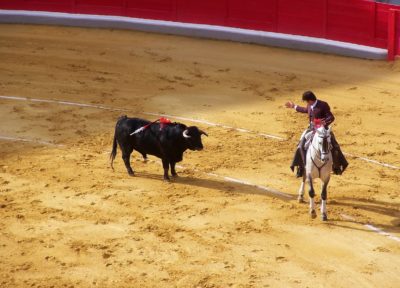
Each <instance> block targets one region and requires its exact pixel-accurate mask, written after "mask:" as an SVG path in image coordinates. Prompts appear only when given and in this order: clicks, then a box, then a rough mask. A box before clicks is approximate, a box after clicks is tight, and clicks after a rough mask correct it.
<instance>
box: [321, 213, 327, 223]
mask: <svg viewBox="0 0 400 288" xmlns="http://www.w3.org/2000/svg"><path fill="white" fill-rule="evenodd" d="M321 219H322V221H328V216H327V215H326V213H323V214H322V216H321Z"/></svg>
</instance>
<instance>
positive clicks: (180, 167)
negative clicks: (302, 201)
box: [149, 160, 293, 199]
mask: <svg viewBox="0 0 400 288" xmlns="http://www.w3.org/2000/svg"><path fill="white" fill-rule="evenodd" d="M149 161H150V162H153V163H158V164H161V161H156V160H149ZM175 167H177V168H179V169H188V170H192V171H194V172H198V173H201V174H203V175H207V176H210V177H213V178H219V179H222V180H224V181H225V182H231V183H237V184H242V185H246V186H249V187H254V188H257V189H260V190H264V191H266V192H267V193H268V194H274V195H277V196H281V197H285V198H288V199H293V196H292V195H290V194H288V193H285V192H281V191H278V190H276V189H273V188H270V187H267V186H262V185H257V184H253V183H251V182H249V181H246V180H242V179H237V178H232V177H228V176H222V175H219V174H215V173H210V172H204V171H201V170H199V169H196V168H194V169H193V168H189V167H185V166H182V165H179V164H177V165H175Z"/></svg>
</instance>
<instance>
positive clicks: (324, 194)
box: [321, 179, 329, 221]
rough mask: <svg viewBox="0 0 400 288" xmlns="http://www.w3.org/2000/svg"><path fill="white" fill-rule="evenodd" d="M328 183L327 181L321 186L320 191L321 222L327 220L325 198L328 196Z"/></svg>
mask: <svg viewBox="0 0 400 288" xmlns="http://www.w3.org/2000/svg"><path fill="white" fill-rule="evenodd" d="M328 183H329V179H328V180H327V181H325V182H323V184H322V191H321V218H322V221H327V220H328V215H327V214H326V198H327V195H328V191H327V190H328Z"/></svg>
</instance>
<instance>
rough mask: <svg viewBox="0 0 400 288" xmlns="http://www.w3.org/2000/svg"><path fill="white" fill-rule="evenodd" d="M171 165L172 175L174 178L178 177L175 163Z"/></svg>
mask: <svg viewBox="0 0 400 288" xmlns="http://www.w3.org/2000/svg"><path fill="white" fill-rule="evenodd" d="M169 164H170V166H171V174H172V176H173V177H178V174H177V173H176V170H175V164H176V163H175V162H170V163H169Z"/></svg>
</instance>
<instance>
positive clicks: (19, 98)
mask: <svg viewBox="0 0 400 288" xmlns="http://www.w3.org/2000/svg"><path fill="white" fill-rule="evenodd" d="M0 99H9V100H17V101H31V102H42V103H55V104H62V105H68V106H78V107H89V108H96V109H102V110H112V111H125V112H126V111H129V110H128V109H123V108H113V107H107V106H102V105H94V104H86V103H78V102H70V101H63V100H49V99H38V98H28V97H17V96H0Z"/></svg>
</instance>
